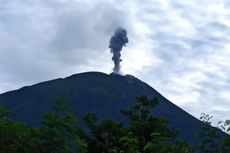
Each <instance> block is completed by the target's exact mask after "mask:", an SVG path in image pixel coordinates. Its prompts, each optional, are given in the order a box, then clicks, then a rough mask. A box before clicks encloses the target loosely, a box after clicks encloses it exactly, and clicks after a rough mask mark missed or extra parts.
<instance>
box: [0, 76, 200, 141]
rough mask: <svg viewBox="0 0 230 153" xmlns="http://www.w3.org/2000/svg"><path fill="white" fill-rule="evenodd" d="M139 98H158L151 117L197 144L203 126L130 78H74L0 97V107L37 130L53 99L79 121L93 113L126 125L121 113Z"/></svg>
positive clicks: (43, 84) (53, 81)
mask: <svg viewBox="0 0 230 153" xmlns="http://www.w3.org/2000/svg"><path fill="white" fill-rule="evenodd" d="M141 95H144V96H147V97H148V98H153V97H157V98H158V100H159V104H158V105H157V106H156V108H154V109H153V112H152V113H153V114H154V115H156V116H158V117H165V118H167V119H168V120H169V123H170V126H171V127H173V128H175V129H177V130H178V131H180V137H181V138H182V139H184V140H186V141H188V142H194V141H196V140H195V138H194V135H195V134H196V133H198V131H199V129H200V127H201V125H202V124H203V123H202V122H201V121H199V120H198V119H196V118H195V117H193V116H191V115H190V114H188V113H187V112H185V111H184V110H182V109H181V108H179V107H178V106H176V105H174V104H173V103H172V102H170V101H169V100H167V99H166V98H164V97H163V96H162V95H161V94H160V93H159V92H157V91H156V90H154V89H153V88H152V87H150V86H149V85H148V84H146V83H144V82H142V81H141V80H139V79H137V78H135V77H134V76H131V75H125V76H120V75H116V74H113V73H112V74H110V75H108V74H104V73H100V72H86V73H80V74H75V75H72V76H69V77H66V78H59V79H55V80H51V81H47V82H42V83H38V84H35V85H32V86H26V87H23V88H21V89H18V90H15V91H10V92H6V93H3V94H0V105H1V106H4V107H7V108H9V109H10V110H11V111H12V112H13V119H16V120H20V121H24V122H26V123H28V124H31V125H34V126H39V125H41V124H42V116H43V113H44V112H46V111H47V110H48V109H49V108H50V107H51V106H52V100H53V99H54V97H57V96H66V97H67V99H68V105H69V106H70V107H71V108H72V110H73V112H74V114H75V115H76V116H77V117H78V119H79V120H81V119H82V118H83V116H84V114H86V113H88V112H95V113H96V114H97V115H98V116H99V118H102V119H113V120H115V121H119V122H126V118H125V117H124V116H122V115H121V113H120V110H121V109H129V108H130V107H131V106H133V105H134V104H136V98H135V97H136V96H141Z"/></svg>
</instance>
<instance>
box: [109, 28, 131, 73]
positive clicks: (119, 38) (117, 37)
mask: <svg viewBox="0 0 230 153" xmlns="http://www.w3.org/2000/svg"><path fill="white" fill-rule="evenodd" d="M128 41H129V40H128V37H127V31H126V30H125V29H123V28H117V30H116V31H115V33H114V35H113V36H112V37H111V38H110V42H109V48H110V52H111V53H113V57H112V60H113V62H114V68H113V73H115V74H120V69H121V65H120V62H121V61H122V60H121V50H122V47H123V46H126V43H128Z"/></svg>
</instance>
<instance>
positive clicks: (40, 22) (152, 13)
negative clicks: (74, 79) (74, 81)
mask: <svg viewBox="0 0 230 153" xmlns="http://www.w3.org/2000/svg"><path fill="white" fill-rule="evenodd" d="M229 4H230V3H229V2H228V0H209V1H200V0H191V1H184V0H146V1H145V2H143V1H141V0H133V1H123V0H110V1H105V0H100V1H93V0H87V1H83V0H58V1H57V0H49V1H42V0H22V1H8V0H3V1H1V3H0V8H1V9H0V60H1V63H0V73H1V76H0V87H1V88H0V92H4V91H7V90H12V89H15V88H19V87H21V86H23V85H29V84H33V83H37V82H40V81H45V80H49V79H53V78H57V77H65V76H67V75H71V74H73V73H78V72H83V71H91V70H94V71H103V72H106V73H110V72H111V71H112V67H113V63H112V61H111V56H112V55H110V53H109V49H108V43H109V39H110V36H111V35H112V33H113V31H114V29H115V28H116V27H117V26H123V27H125V28H127V30H128V37H129V40H130V42H129V44H128V46H127V47H126V48H124V50H123V51H122V59H123V62H122V66H123V67H122V70H123V71H124V73H130V74H133V75H136V76H137V77H139V78H140V79H142V80H144V81H146V82H147V83H149V84H150V85H152V86H153V87H154V88H155V89H157V90H158V91H160V92H161V93H162V94H163V95H164V96H166V97H167V98H168V99H169V100H171V101H172V102H174V103H175V104H177V105H179V106H181V107H182V108H184V109H185V110H187V111H188V112H189V113H191V114H193V115H195V116H197V117H199V115H200V114H201V113H202V112H204V111H205V112H209V113H213V115H214V116H217V118H218V119H220V118H227V117H228V116H227V115H229V114H228V113H227V112H229V111H230V104H229V100H230V99H229V96H228V95H229V89H230V84H229V82H230V77H229V76H230V62H229V58H230V46H229V43H230V37H229V34H230V11H229V6H230V5H229ZM73 55H74V56H73ZM221 110H223V112H221Z"/></svg>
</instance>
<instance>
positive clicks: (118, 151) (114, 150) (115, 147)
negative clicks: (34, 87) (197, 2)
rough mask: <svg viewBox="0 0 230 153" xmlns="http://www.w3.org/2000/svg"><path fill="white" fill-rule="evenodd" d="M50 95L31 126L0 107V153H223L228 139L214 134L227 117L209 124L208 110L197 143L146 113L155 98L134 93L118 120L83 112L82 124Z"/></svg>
mask: <svg viewBox="0 0 230 153" xmlns="http://www.w3.org/2000/svg"><path fill="white" fill-rule="evenodd" d="M65 101H66V100H65V98H64V97H62V98H56V99H55V100H54V105H53V108H52V110H51V111H49V112H47V113H45V114H44V118H43V124H42V126H41V127H32V126H30V125H27V124H25V123H23V122H19V121H14V120H12V119H10V112H9V110H7V109H4V108H2V107H0V153H31V152H33V153H74V152H78V153H194V152H199V153H229V152H230V138H220V137H219V136H218V134H217V133H218V129H222V130H224V131H225V132H229V131H230V121H229V120H227V121H225V122H219V123H218V126H217V127H212V126H210V124H211V122H210V119H211V118H212V117H210V116H209V115H206V114H202V116H201V120H202V121H203V122H204V125H203V126H202V127H201V130H200V133H198V134H197V137H198V138H199V139H200V140H201V142H198V143H197V144H194V145H193V144H188V143H186V141H181V140H178V139H177V137H178V135H179V132H178V131H176V130H175V129H172V128H170V127H169V125H168V121H167V119H164V118H159V117H155V116H153V115H152V114H151V113H150V112H151V111H152V109H153V108H154V107H155V106H156V105H157V104H158V100H157V99H156V98H154V99H151V100H149V99H147V97H145V96H141V97H137V104H136V105H134V106H133V107H132V108H131V109H129V110H121V113H122V114H123V115H124V116H125V117H126V118H127V119H128V124H127V125H123V124H122V123H117V122H114V121H112V120H103V121H102V120H100V119H98V117H97V115H96V114H95V113H89V114H86V115H85V117H84V119H83V120H84V123H83V125H80V124H79V123H78V122H77V119H76V116H75V115H74V114H73V113H72V112H71V110H70V109H69V108H68V107H67V106H66V104H65Z"/></svg>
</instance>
